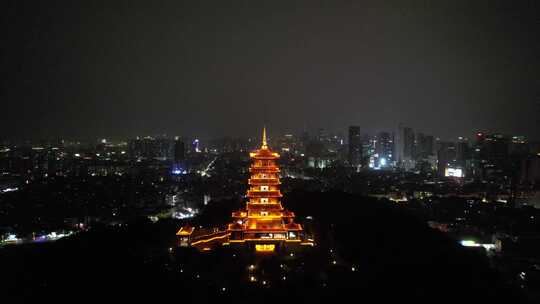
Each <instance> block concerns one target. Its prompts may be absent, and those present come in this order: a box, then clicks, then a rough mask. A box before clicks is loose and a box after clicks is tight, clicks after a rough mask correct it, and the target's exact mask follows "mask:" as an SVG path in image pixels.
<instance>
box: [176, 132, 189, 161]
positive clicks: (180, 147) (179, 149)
mask: <svg viewBox="0 0 540 304" xmlns="http://www.w3.org/2000/svg"><path fill="white" fill-rule="evenodd" d="M185 157H186V145H185V144H184V142H183V141H181V140H180V139H178V138H176V139H175V141H174V162H175V163H176V164H179V163H181V162H183V161H184V159H185Z"/></svg>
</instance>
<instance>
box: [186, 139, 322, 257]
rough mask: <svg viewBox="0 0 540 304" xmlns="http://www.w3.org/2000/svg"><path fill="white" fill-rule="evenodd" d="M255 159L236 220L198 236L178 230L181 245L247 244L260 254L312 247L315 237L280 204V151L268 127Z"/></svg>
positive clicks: (187, 230)
mask: <svg viewBox="0 0 540 304" xmlns="http://www.w3.org/2000/svg"><path fill="white" fill-rule="evenodd" d="M250 157H251V159H252V160H253V163H252V164H251V166H250V168H249V172H250V178H249V180H248V184H249V189H248V191H247V195H246V196H247V198H248V201H247V203H246V206H245V208H243V209H241V210H239V211H236V212H233V214H232V217H233V222H232V223H230V224H229V225H227V227H226V229H224V230H219V229H215V230H214V231H213V232H212V233H208V234H204V235H198V234H199V233H197V231H195V232H194V230H193V229H192V228H191V227H183V228H182V229H180V230H179V231H178V233H177V235H178V236H179V238H180V246H186V245H187V244H188V243H189V245H191V246H193V247H196V248H198V249H200V250H201V251H206V250H211V249H212V248H213V247H215V246H217V245H225V246H227V245H228V246H231V247H245V248H247V249H250V250H255V251H256V252H259V253H268V252H274V251H280V250H282V249H285V247H287V248H289V247H297V246H313V245H314V244H313V239H308V238H306V236H305V233H304V230H303V228H302V226H301V225H300V224H298V223H295V222H294V213H293V212H290V211H287V210H285V209H284V208H283V206H282V205H281V197H282V194H281V192H280V189H279V186H280V184H281V182H280V180H279V172H280V169H279V167H278V166H277V165H276V160H277V159H278V158H279V154H278V153H276V152H273V151H272V150H270V149H269V148H268V144H267V141H266V129H264V130H263V140H262V145H261V147H260V149H257V150H255V151H254V152H252V153H250Z"/></svg>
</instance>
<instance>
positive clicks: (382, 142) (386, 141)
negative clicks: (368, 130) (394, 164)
mask: <svg viewBox="0 0 540 304" xmlns="http://www.w3.org/2000/svg"><path fill="white" fill-rule="evenodd" d="M376 153H377V154H378V155H379V158H384V159H385V160H386V162H388V163H389V162H391V161H393V160H394V140H393V136H392V135H391V134H390V133H389V132H380V133H379V135H378V136H377V144H376Z"/></svg>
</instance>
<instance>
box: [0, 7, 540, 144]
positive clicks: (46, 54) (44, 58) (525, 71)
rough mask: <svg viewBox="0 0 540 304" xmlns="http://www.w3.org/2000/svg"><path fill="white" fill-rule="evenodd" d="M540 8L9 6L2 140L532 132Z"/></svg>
mask: <svg viewBox="0 0 540 304" xmlns="http://www.w3.org/2000/svg"><path fill="white" fill-rule="evenodd" d="M428 3H429V4H428ZM435 3H436V4H435ZM444 3H446V4H444ZM539 8H540V5H539V4H538V1H448V2H445V1H415V2H407V1H401V0H400V1H394V2H389V1H381V0H379V1H321V2H318V1H303V2H295V1H253V0H251V1H213V2H210V1H189V2H188V1H186V2H183V1H170V2H168V1H112V0H107V1H73V0H66V1H53V0H47V1H21V0H9V1H6V0H3V1H1V4H0V11H1V13H0V14H1V15H2V19H3V20H2V21H3V22H2V32H3V33H2V47H1V48H2V51H1V63H2V75H3V77H2V78H3V79H2V88H1V92H0V94H1V95H0V98H1V102H2V106H1V110H0V138H18V139H21V138H24V139H40V138H54V137H65V138H80V137H93V138H100V137H108V138H111V137H112V138H114V137H126V136H135V135H146V134H157V133H167V134H170V135H177V134H178V135H194V136H200V137H203V138H204V137H214V136H223V135H229V136H241V135H242V136H243V135H255V134H258V133H259V130H260V128H261V126H262V124H263V123H264V122H266V125H267V126H269V128H270V133H271V134H272V133H273V134H278V133H285V132H293V133H297V132H299V131H301V130H303V129H304V128H307V129H308V130H315V129H317V128H319V127H322V128H325V129H327V130H329V131H341V132H343V133H344V134H345V133H346V128H347V126H348V125H351V124H355V125H360V126H361V128H362V129H363V131H367V132H373V131H379V130H389V131H392V130H393V129H395V128H396V126H397V125H398V123H399V122H403V123H405V124H407V125H409V126H411V127H413V128H414V129H415V130H419V131H423V132H425V133H428V134H434V135H436V136H440V137H442V138H445V139H451V138H455V137H457V136H459V135H470V134H471V133H472V132H474V131H475V130H485V131H499V132H503V133H508V134H520V135H526V136H529V137H532V138H534V139H540V126H539V120H540V119H539V116H540V55H539V54H540V38H539V37H540V14H539Z"/></svg>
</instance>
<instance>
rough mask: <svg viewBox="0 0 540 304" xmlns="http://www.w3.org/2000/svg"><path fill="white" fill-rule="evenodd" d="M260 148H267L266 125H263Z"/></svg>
mask: <svg viewBox="0 0 540 304" xmlns="http://www.w3.org/2000/svg"><path fill="white" fill-rule="evenodd" d="M261 148H262V149H268V143H267V142H266V126H263V137H262V147H261Z"/></svg>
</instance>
